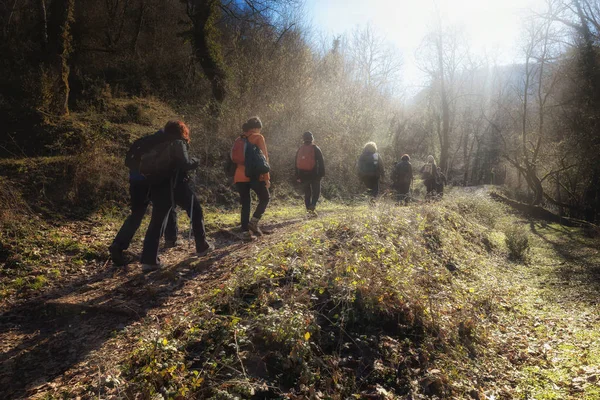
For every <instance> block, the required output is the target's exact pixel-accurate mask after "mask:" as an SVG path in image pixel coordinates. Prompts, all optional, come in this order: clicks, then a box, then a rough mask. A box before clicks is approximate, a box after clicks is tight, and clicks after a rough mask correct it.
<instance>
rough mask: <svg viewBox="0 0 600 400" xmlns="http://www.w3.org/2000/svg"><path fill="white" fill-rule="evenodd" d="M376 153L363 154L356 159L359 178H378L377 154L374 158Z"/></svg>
mask: <svg viewBox="0 0 600 400" xmlns="http://www.w3.org/2000/svg"><path fill="white" fill-rule="evenodd" d="M375 154H377V153H363V154H361V156H360V158H359V159H358V174H359V175H360V176H361V177H365V178H366V177H369V178H372V177H377V176H379V154H377V159H376V158H375Z"/></svg>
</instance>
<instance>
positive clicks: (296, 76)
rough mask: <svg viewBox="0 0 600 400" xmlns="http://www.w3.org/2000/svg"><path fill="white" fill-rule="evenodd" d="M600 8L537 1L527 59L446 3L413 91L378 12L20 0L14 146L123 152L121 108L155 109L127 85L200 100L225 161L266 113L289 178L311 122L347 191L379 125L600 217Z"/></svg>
mask: <svg viewBox="0 0 600 400" xmlns="http://www.w3.org/2000/svg"><path fill="white" fill-rule="evenodd" d="M599 10H600V6H599V5H598V4H597V3H596V2H595V1H584V0H577V1H575V0H574V1H554V0H553V1H548V2H547V3H546V7H545V9H543V10H535V11H531V12H530V15H529V17H528V18H526V19H524V20H523V22H522V23H523V25H522V38H521V39H522V52H521V54H520V56H521V59H522V62H521V63H519V64H512V65H496V64H495V63H494V61H493V58H488V59H483V58H481V57H476V56H474V54H472V53H471V52H470V49H469V46H468V40H467V39H466V38H465V37H464V35H462V33H461V30H460V29H459V28H458V27H455V26H447V25H445V24H444V20H443V18H441V17H440V18H438V21H437V22H436V23H435V24H433V25H432V26H434V27H435V29H433V30H432V31H431V32H430V33H429V34H428V35H427V36H426V37H424V38H423V41H422V45H421V48H420V49H419V52H418V54H417V57H418V62H419V64H420V68H421V69H422V70H423V71H426V72H427V74H428V76H429V77H430V79H429V82H428V84H427V85H426V86H425V87H424V88H423V89H422V90H421V91H420V92H419V93H418V94H417V95H416V96H414V98H412V99H410V100H409V101H407V100H408V99H406V96H404V95H403V94H404V93H405V90H404V88H403V83H402V81H401V79H400V76H401V74H400V73H401V70H402V57H401V55H400V54H399V53H398V52H397V51H395V50H394V48H393V47H392V46H391V45H390V44H389V43H388V42H386V40H385V39H384V38H383V37H382V36H381V35H380V34H378V32H377V29H376V27H373V26H370V25H367V26H363V27H357V28H356V29H355V30H354V31H353V32H351V33H349V34H347V35H345V36H339V37H335V38H330V39H317V37H318V35H315V34H314V32H311V31H310V29H309V28H307V27H306V23H305V22H304V20H303V14H302V4H301V3H300V2H297V1H293V0H279V1H276V0H260V1H247V2H233V1H232V2H220V1H187V2H186V1H153V0H138V1H135V0H130V1H119V0H110V1H102V2H96V1H90V0H70V1H36V2H32V1H8V0H7V1H3V2H2V3H1V5H0V13H1V19H0V21H1V24H2V44H1V46H2V53H3V57H2V64H1V66H0V68H1V74H0V76H1V78H0V79H1V82H0V85H1V87H2V90H1V92H0V93H1V97H0V107H1V108H2V110H1V113H0V115H1V118H2V121H1V123H2V126H3V127H5V128H4V134H3V135H2V143H1V146H2V147H1V149H0V151H1V152H2V153H1V154H2V157H8V158H22V157H35V156H58V155H62V156H64V155H72V156H78V155H81V154H87V155H88V156H86V157H89V156H90V155H91V154H93V157H94V159H97V158H101V160H98V162H97V163H96V164H97V165H99V166H102V167H101V168H102V169H103V170H104V171H106V170H109V169H110V168H106V166H105V164H111V163H112V162H113V161H115V160H114V159H112V158H111V156H116V158H117V159H118V158H119V156H120V154H122V152H123V151H124V150H123V149H124V148H125V147H126V144H127V143H128V142H129V141H131V140H132V138H129V137H126V134H127V132H125V135H124V132H122V130H121V131H119V129H116V128H114V127H111V125H110V122H111V120H112V121H113V122H115V121H117V122H118V121H119V120H120V121H121V122H122V121H127V120H128V119H129V120H132V121H136V120H139V121H141V122H144V120H145V119H144V118H145V117H144V115H143V114H144V110H143V109H140V108H139V106H136V105H135V104H130V105H128V106H127V107H126V109H116V108H115V106H114V104H113V103H112V102H111V99H113V98H123V97H134V96H137V97H147V96H154V97H155V98H158V99H160V100H162V101H165V102H168V103H169V104H173V105H174V106H175V107H176V109H178V110H180V111H181V113H182V114H183V115H184V116H187V117H188V119H189V118H190V117H191V116H193V118H194V120H193V121H191V123H192V128H193V137H194V141H193V143H194V145H195V146H197V149H198V151H199V152H203V154H204V155H205V157H204V159H203V162H204V165H205V167H206V168H216V169H219V165H220V163H222V159H223V157H224V154H226V153H227V150H228V147H229V146H230V143H231V140H232V138H234V137H235V136H236V135H237V134H238V132H239V126H240V124H241V122H243V121H244V120H245V118H247V116H249V115H254V114H256V115H260V116H261V117H262V118H263V119H264V121H265V124H266V125H265V129H266V132H268V137H269V143H270V144H271V147H273V151H271V153H272V157H273V160H272V163H273V164H274V171H275V178H274V182H275V183H284V182H288V181H289V179H288V178H289V177H290V170H291V168H290V165H291V164H292V161H291V159H292V158H293V154H294V150H293V149H294V148H295V145H296V144H297V143H298V142H299V136H300V134H301V133H302V132H303V131H305V130H312V131H314V132H315V133H316V135H317V137H318V141H319V143H320V145H321V146H322V148H323V151H324V152H325V153H326V154H327V155H328V159H329V163H328V164H329V165H330V166H331V168H330V169H329V171H330V172H329V176H330V178H331V179H329V180H328V183H327V190H326V192H327V194H328V195H330V196H331V195H334V196H335V195H343V194H348V193H353V192H355V191H356V188H354V186H356V180H355V173H354V167H355V162H356V161H355V159H356V157H357V154H358V153H359V152H360V148H361V146H362V145H363V144H364V143H365V142H366V141H368V140H375V141H376V142H378V143H379V146H380V147H381V148H382V149H383V151H384V156H385V158H384V159H386V160H387V161H388V162H389V163H390V164H391V163H392V162H396V161H398V158H399V156H400V155H401V153H408V154H411V155H412V156H413V158H414V159H415V160H417V163H418V162H419V161H418V160H424V158H425V157H426V155H428V154H433V155H434V156H435V157H436V159H438V160H439V165H440V166H441V167H442V169H443V171H444V172H445V173H446V175H447V176H448V177H449V180H450V181H451V182H452V183H453V184H455V185H478V184H483V183H492V180H495V182H494V183H506V184H507V185H508V186H509V187H510V188H512V189H513V190H514V194H515V195H516V196H518V198H519V199H520V200H522V201H525V202H528V203H530V204H533V205H545V206H547V207H550V208H551V209H553V210H555V211H558V212H560V213H562V214H563V215H569V216H573V217H577V218H585V219H587V220H588V221H595V220H596V218H597V214H598V203H599V202H600V198H599V194H598V193H597V187H598V185H599V180H600V171H599V169H598V167H597V165H598V160H597V158H598V154H599V152H598V151H597V146H598V143H597V142H598V140H597V139H596V138H597V137H598V135H599V133H598V129H599V128H598V122H597V121H598V118H599V113H600V111H599V110H600V107H598V102H599V101H600V100H599V97H598V96H600V94H599V93H600V90H598V85H599V82H600V75H599V74H600V72H598V71H599V69H598V62H599V58H598V39H599V33H598V26H599V23H598V19H599V18H600V12H599ZM86 113H88V114H93V113H99V114H102V113H103V114H106V118H105V120H106V123H104V124H103V123H99V124H98V126H82V125H81V124H77V123H75V122H74V119H73V117H71V116H72V115H74V114H79V115H81V114H86ZM146 120H147V118H146ZM148 131H149V132H151V131H152V127H150V126H149V127H148ZM115 143H121V145H120V146H117V147H116V148H115V146H114V144H115ZM88 159H89V158H88ZM117 161H118V160H117ZM75 162H77V161H75ZM114 168H117V166H114ZM96 173H97V174H100V173H101V171H96ZM86 175H88V176H95V174H94V172H93V171H86ZM96 179H97V181H98V182H105V181H106V179H101V178H98V177H96ZM212 179H214V180H215V181H219V179H218V178H212ZM96 191H102V188H97V189H96ZM104 195H106V193H104Z"/></svg>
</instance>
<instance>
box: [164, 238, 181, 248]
mask: <svg viewBox="0 0 600 400" xmlns="http://www.w3.org/2000/svg"><path fill="white" fill-rule="evenodd" d="M180 244H181V242H180V241H179V240H177V239H175V240H165V249H172V248H173V247H177V246H179V245H180Z"/></svg>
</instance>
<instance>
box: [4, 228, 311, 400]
mask: <svg viewBox="0 0 600 400" xmlns="http://www.w3.org/2000/svg"><path fill="white" fill-rule="evenodd" d="M301 221H303V220H302V219H292V220H287V221H284V222H281V223H278V224H271V225H267V228H269V229H272V230H274V233H273V234H271V235H265V236H263V237H262V238H260V239H258V240H257V241H254V242H242V241H240V240H238V239H237V237H236V236H235V235H234V234H233V233H232V232H231V231H229V230H220V231H218V232H215V233H213V234H212V235H210V237H211V238H212V239H213V240H214V241H215V245H216V250H215V251H214V252H213V253H211V254H210V255H209V256H207V257H203V258H196V257H190V255H191V250H192V249H193V247H191V246H189V245H188V243H187V242H186V243H184V244H183V245H182V246H180V247H179V248H175V249H170V250H166V251H165V252H163V253H162V254H161V260H162V261H163V263H164V264H165V265H167V267H165V268H164V269H163V270H161V271H156V272H153V273H149V274H144V273H142V272H141V266H140V264H139V263H135V264H131V265H130V266H128V267H127V268H126V269H123V268H118V267H114V266H113V265H112V263H110V262H107V263H106V264H105V265H104V267H103V268H101V269H100V270H98V271H96V274H93V275H92V276H88V277H83V278H80V279H75V280H74V281H73V282H72V283H71V284H67V285H65V286H63V287H62V288H59V289H56V290H53V291H50V292H48V293H45V294H42V295H40V296H38V297H35V298H32V299H28V300H26V301H23V302H21V303H17V304H16V305H14V306H13V307H11V308H9V309H8V310H7V311H6V312H5V313H3V314H2V315H0V360H2V362H1V363H0V398H3V399H4V398H32V397H40V396H42V394H44V393H48V392H55V393H56V392H59V389H60V388H61V387H69V389H72V388H74V387H76V386H77V385H85V384H86V383H89V382H90V381H91V380H94V379H98V377H99V376H102V375H104V374H105V372H106V371H107V370H111V369H112V368H115V366H116V365H117V364H118V362H119V361H120V360H122V358H123V356H125V355H127V354H128V352H129V351H130V350H131V349H132V347H133V346H134V345H135V343H136V335H135V331H136V328H137V327H138V326H140V325H142V324H143V323H144V322H145V321H148V320H156V321H160V320H161V319H163V318H165V317H168V316H170V315H175V314H180V313H181V314H184V313H186V310H187V309H188V307H190V306H191V305H193V303H194V299H195V298H197V295H198V294H199V293H202V292H203V291H204V290H210V289H211V288H212V287H214V286H215V284H217V283H218V282H220V281H222V280H223V279H226V278H227V276H228V275H229V274H230V272H231V269H232V268H233V267H234V266H236V265H239V262H240V261H241V260H243V259H244V258H245V257H247V256H248V254H251V253H254V252H255V251H257V250H258V249H259V246H260V247H264V246H268V245H269V243H271V242H273V241H277V240H278V238H279V237H281V235H285V232H286V231H288V230H289V229H293V226H294V225H297V224H299V223H300V222H301ZM118 332H125V335H116V334H115V333H118Z"/></svg>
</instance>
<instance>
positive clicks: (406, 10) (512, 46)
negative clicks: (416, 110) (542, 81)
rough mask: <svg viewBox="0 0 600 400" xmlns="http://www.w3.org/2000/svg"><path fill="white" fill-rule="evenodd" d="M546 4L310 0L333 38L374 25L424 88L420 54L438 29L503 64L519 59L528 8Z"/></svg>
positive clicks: (531, 0) (534, 0)
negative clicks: (453, 31) (458, 34)
mask: <svg viewBox="0 0 600 400" xmlns="http://www.w3.org/2000/svg"><path fill="white" fill-rule="evenodd" d="M542 4H543V0H439V1H432V0H425V1H414V0H410V1H406V0H370V1H368V2H365V1H363V0H309V1H308V2H307V5H308V9H309V10H310V11H311V14H312V18H313V22H314V25H315V28H316V29H318V30H320V31H323V32H324V33H326V34H329V35H339V34H343V33H347V32H349V31H351V30H352V29H353V28H354V27H356V26H362V25H365V24H370V25H371V26H373V27H374V28H375V29H376V30H377V31H378V32H380V33H382V34H383V35H385V37H386V38H387V40H389V41H390V42H391V43H393V45H394V46H395V47H397V48H398V50H399V51H400V52H401V53H402V58H403V60H404V68H403V76H404V82H405V83H406V84H407V85H409V86H410V85H416V86H418V85H420V84H421V82H422V73H421V72H420V70H419V68H418V66H417V65H416V61H415V52H416V51H418V48H419V46H420V44H421V42H422V40H423V38H424V36H425V35H426V34H427V32H429V31H430V30H432V29H433V28H434V27H435V25H436V18H437V16H438V15H439V17H440V18H441V22H442V25H443V26H446V27H456V28H457V29H461V30H462V31H463V32H464V37H465V39H467V41H468V43H467V45H468V46H469V47H470V49H471V51H472V52H473V54H474V55H476V56H481V57H483V56H487V57H490V58H491V59H492V61H493V62H495V63H498V64H508V63H511V62H515V61H518V60H519V54H518V53H519V51H518V50H519V44H518V36H519V33H520V28H519V26H520V20H521V18H522V17H523V15H524V13H525V12H526V11H527V10H528V9H536V8H539V7H541V6H542Z"/></svg>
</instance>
